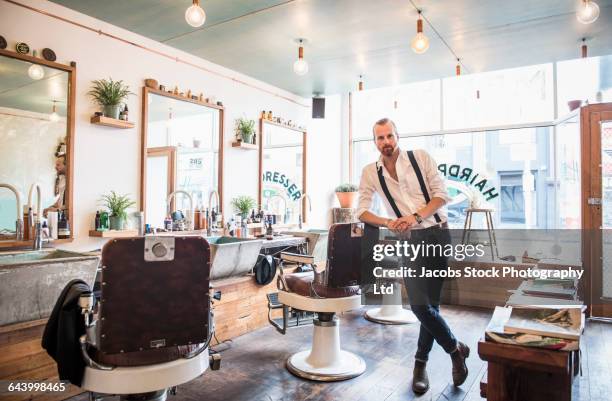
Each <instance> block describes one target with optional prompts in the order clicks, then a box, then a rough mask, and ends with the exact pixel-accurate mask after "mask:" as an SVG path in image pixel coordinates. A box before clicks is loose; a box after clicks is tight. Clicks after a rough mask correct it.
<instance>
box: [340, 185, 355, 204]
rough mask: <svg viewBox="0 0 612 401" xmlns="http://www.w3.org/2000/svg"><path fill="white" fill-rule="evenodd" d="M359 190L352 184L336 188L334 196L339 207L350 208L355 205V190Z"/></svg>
mask: <svg viewBox="0 0 612 401" xmlns="http://www.w3.org/2000/svg"><path fill="white" fill-rule="evenodd" d="M358 189H359V188H358V187H357V185H354V184H341V185H338V186H337V187H336V196H337V197H338V201H339V202H340V207H342V208H351V207H353V203H355V198H356V197H357V190H358Z"/></svg>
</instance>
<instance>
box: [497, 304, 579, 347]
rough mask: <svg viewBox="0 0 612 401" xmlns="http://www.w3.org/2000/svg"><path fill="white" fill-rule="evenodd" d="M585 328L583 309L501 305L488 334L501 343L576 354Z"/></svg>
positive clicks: (564, 306)
mask: <svg viewBox="0 0 612 401" xmlns="http://www.w3.org/2000/svg"><path fill="white" fill-rule="evenodd" d="M583 329H584V314H583V313H582V308H581V307H580V306H577V307H574V306H566V305H563V306H535V305H530V306H521V307H517V306H515V307H505V308H502V307H499V306H498V307H496V308H495V311H494V312H493V317H492V318H491V321H490V322H489V325H488V326H487V329H486V332H485V335H486V338H487V340H489V341H494V342H499V343H502V344H512V345H522V346H527V347H538V348H546V349H553V350H560V351H575V350H577V349H579V348H580V334H581V333H582V331H583Z"/></svg>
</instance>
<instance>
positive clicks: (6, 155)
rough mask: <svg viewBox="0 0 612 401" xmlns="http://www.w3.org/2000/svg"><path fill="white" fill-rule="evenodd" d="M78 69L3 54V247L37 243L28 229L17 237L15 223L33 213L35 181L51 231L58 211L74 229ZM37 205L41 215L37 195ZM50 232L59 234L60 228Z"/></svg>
mask: <svg viewBox="0 0 612 401" xmlns="http://www.w3.org/2000/svg"><path fill="white" fill-rule="evenodd" d="M75 70H76V67H75V66H74V64H73V65H72V66H66V65H62V64H58V63H55V62H49V61H46V60H43V59H40V58H34V57H31V56H27V55H21V54H17V53H13V52H10V51H6V50H0V149H2V157H1V158H0V187H1V188H0V246H15V245H26V244H27V242H24V243H23V244H22V243H20V242H21V240H22V239H23V240H32V239H33V232H32V230H27V229H24V230H23V231H22V233H23V238H21V237H19V238H18V237H17V233H16V231H17V230H16V221H17V220H18V219H23V214H24V210H23V208H24V207H26V209H25V211H26V212H27V210H28V209H27V205H28V195H29V192H30V188H31V186H32V184H34V183H38V184H39V185H40V190H41V215H43V211H44V217H49V221H48V225H49V226H50V228H51V226H52V224H53V223H54V222H55V221H56V220H55V218H56V213H51V214H49V213H48V212H60V211H61V213H63V214H64V215H65V217H66V220H67V221H68V224H69V226H70V225H71V223H72V208H71V205H72V202H71V193H72V191H71V188H72V182H71V180H70V177H71V169H70V166H71V160H72V157H71V147H70V143H71V142H72V141H71V133H72V132H73V130H74V118H73V116H74V112H73V110H74V97H73V96H74V93H73V90H72V88H74V84H75V83H74V79H75ZM14 191H17V192H18V194H19V201H20V202H19V203H21V208H22V210H18V208H17V203H18V202H16V196H15V193H14ZM32 203H33V205H32V208H33V213H36V211H37V196H36V191H33V194H32ZM40 217H42V216H40ZM34 219H35V217H34V218H32V219H31V220H32V222H33V221H34ZM43 221H44V220H43ZM60 223H61V222H60ZM57 225H58V223H55V228H57ZM60 228H61V227H60ZM68 232H69V231H67V230H63V231H62V232H60V233H59V238H66V237H72V235H69V234H68ZM50 233H51V234H52V235H54V233H56V231H55V229H51V230H50ZM54 236H56V235H54ZM16 242H17V243H16Z"/></svg>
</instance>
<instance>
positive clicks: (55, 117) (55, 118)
mask: <svg viewBox="0 0 612 401" xmlns="http://www.w3.org/2000/svg"><path fill="white" fill-rule="evenodd" d="M49 120H51V121H53V122H54V123H55V122H57V121H59V114H57V110H56V108H55V100H54V101H53V112H52V113H51V114H50V115H49Z"/></svg>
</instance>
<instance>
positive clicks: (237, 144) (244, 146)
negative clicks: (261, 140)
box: [232, 141, 259, 150]
mask: <svg viewBox="0 0 612 401" xmlns="http://www.w3.org/2000/svg"><path fill="white" fill-rule="evenodd" d="M232 148H240V149H248V150H257V149H259V146H257V144H254V143H245V142H242V141H241V142H238V141H234V142H232Z"/></svg>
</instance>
